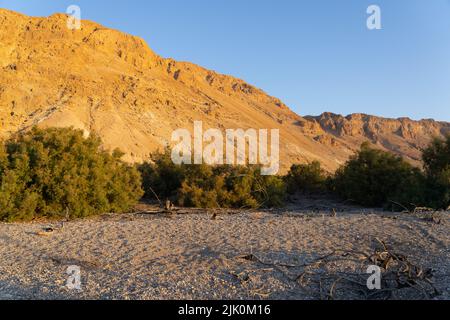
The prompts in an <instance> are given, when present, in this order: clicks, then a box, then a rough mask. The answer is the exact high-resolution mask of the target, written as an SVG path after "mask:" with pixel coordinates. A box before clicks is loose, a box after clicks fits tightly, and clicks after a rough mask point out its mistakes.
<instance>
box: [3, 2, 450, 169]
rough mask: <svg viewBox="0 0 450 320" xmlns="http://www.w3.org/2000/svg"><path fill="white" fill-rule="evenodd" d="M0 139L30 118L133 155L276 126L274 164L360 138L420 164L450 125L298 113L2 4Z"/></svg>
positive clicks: (315, 155)
mask: <svg viewBox="0 0 450 320" xmlns="http://www.w3.org/2000/svg"><path fill="white" fill-rule="evenodd" d="M0 69H1V71H0V72H1V76H0V125H1V126H0V137H3V138H6V137H8V136H10V135H11V134H13V133H15V132H18V131H22V130H27V129H29V128H31V127H32V126H34V125H40V126H59V127H66V126H73V127H75V128H79V129H82V130H84V132H85V133H86V134H89V133H92V132H96V133H97V134H99V135H100V136H101V138H102V139H103V142H104V144H105V147H107V148H110V149H111V148H115V147H119V148H120V149H122V151H124V152H125V153H126V156H125V159H126V160H127V161H141V160H142V159H145V158H147V156H148V154H149V153H150V152H152V151H154V150H155V149H157V148H160V147H162V146H164V145H165V144H167V143H170V139H171V133H172V131H173V130H175V129H179V128H186V129H190V128H192V127H193V122H194V121H197V120H201V121H203V123H204V126H205V128H208V127H210V128H219V129H228V128H230V129H233V128H242V129H247V128H255V129H260V128H261V129H280V134H281V138H280V142H281V144H280V152H281V154H280V155H281V166H282V168H283V169H287V168H288V167H289V166H290V165H291V164H292V163H305V162H309V161H312V160H320V161H321V162H322V163H323V164H324V166H325V167H326V168H327V169H328V170H330V171H332V170H335V169H336V168H337V167H338V166H339V165H341V164H343V163H344V162H345V161H346V160H347V159H348V157H349V156H350V155H351V154H353V153H354V152H355V151H356V150H357V149H358V148H359V146H360V145H361V143H362V142H364V141H367V140H368V141H370V142H372V143H373V144H374V145H376V146H378V147H379V148H381V149H384V150H390V151H393V152H395V153H397V154H399V155H402V156H404V157H405V158H406V159H407V160H408V161H410V162H411V163H414V164H416V165H420V150H421V148H423V147H424V146H425V145H427V143H428V142H429V140H430V138H431V137H432V136H443V135H445V134H448V133H450V123H448V122H437V121H434V120H422V121H413V120H410V119H407V118H402V119H395V120H394V119H385V118H380V117H374V116H369V115H364V114H354V115H350V116H347V117H343V116H340V115H336V114H331V113H324V114H322V115H320V116H317V117H312V116H307V117H301V116H299V115H297V114H296V113H294V112H293V111H291V110H290V109H289V108H288V107H287V106H286V105H285V104H284V103H283V102H282V101H280V100H279V99H277V98H274V97H271V96H269V95H267V94H266V93H265V92H263V91H262V90H260V89H257V88H255V87H254V86H252V85H249V84H247V83H245V82H244V81H242V80H240V79H237V78H234V77H231V76H226V75H222V74H218V73H216V72H214V71H210V70H206V69H204V68H202V67H200V66H197V65H195V64H192V63H188V62H178V61H174V60H172V59H164V58H162V57H160V56H158V55H157V54H156V53H154V52H153V51H152V50H151V49H150V48H149V47H148V46H147V44H146V43H145V42H144V41H143V40H142V39H140V38H138V37H134V36H131V35H127V34H124V33H122V32H119V31H116V30H111V29H108V28H105V27H103V26H101V25H99V24H96V23H94V22H90V21H83V23H82V29H81V30H69V29H68V28H67V16H66V15H63V14H56V15H53V16H50V17H48V18H34V17H28V16H25V15H22V14H18V13H15V12H12V11H8V10H4V9H0Z"/></svg>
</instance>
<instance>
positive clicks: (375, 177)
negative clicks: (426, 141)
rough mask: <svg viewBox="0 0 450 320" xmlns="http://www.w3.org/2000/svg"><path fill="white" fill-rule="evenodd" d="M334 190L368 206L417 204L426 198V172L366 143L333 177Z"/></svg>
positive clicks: (348, 198)
mask: <svg viewBox="0 0 450 320" xmlns="http://www.w3.org/2000/svg"><path fill="white" fill-rule="evenodd" d="M333 190H334V192H336V193H337V194H338V195H340V196H341V197H343V198H344V199H347V200H353V201H355V202H357V203H359V204H361V205H365V206H380V207H381V206H384V207H392V206H393V204H394V203H395V202H396V203H401V204H402V205H404V206H416V205H420V204H421V203H423V202H424V200H423V175H422V174H421V172H420V170H419V169H417V168H414V167H413V166H412V165H410V164H409V163H407V162H405V161H404V160H403V159H402V158H401V157H398V156H395V155H393V154H391V153H388V152H384V151H381V150H376V149H373V148H371V147H370V146H369V144H363V145H362V147H361V150H360V151H359V152H358V153H357V154H356V155H355V156H353V157H351V158H350V160H349V161H348V162H347V163H346V164H345V165H344V166H343V167H341V168H340V169H338V170H337V172H336V173H335V176H334V179H333Z"/></svg>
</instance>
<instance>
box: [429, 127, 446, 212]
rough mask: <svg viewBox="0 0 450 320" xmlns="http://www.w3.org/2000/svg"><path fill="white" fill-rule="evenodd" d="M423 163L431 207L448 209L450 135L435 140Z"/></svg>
mask: <svg viewBox="0 0 450 320" xmlns="http://www.w3.org/2000/svg"><path fill="white" fill-rule="evenodd" d="M423 162H424V168H425V174H426V178H427V181H426V183H427V192H426V198H427V201H428V204H429V206H431V207H434V208H439V209H447V208H448V207H449V206H450V135H449V136H447V137H446V138H445V139H434V140H433V141H432V143H431V144H430V146H429V147H428V148H426V149H425V150H424V151H423Z"/></svg>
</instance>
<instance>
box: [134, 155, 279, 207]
mask: <svg viewBox="0 0 450 320" xmlns="http://www.w3.org/2000/svg"><path fill="white" fill-rule="evenodd" d="M151 158H152V161H151V162H145V163H143V164H141V165H139V166H138V168H139V171H140V172H141V175H142V179H143V184H142V185H143V188H144V190H145V191H146V194H145V196H146V197H148V198H154V197H157V198H158V199H170V200H172V202H175V203H177V204H178V205H180V206H186V207H202V208H217V207H223V208H257V207H263V206H264V207H278V206H282V205H283V203H284V198H285V194H286V189H285V184H284V181H283V179H282V178H280V177H277V176H262V175H261V174H260V168H259V167H257V166H234V167H233V166H226V165H221V166H208V165H183V166H180V165H175V164H174V163H173V162H172V160H171V151H170V150H169V149H166V150H165V152H164V153H155V154H153V155H152V156H151Z"/></svg>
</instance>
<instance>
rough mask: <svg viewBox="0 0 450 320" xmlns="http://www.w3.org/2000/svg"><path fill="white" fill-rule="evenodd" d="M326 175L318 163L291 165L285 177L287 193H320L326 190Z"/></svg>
mask: <svg viewBox="0 0 450 320" xmlns="http://www.w3.org/2000/svg"><path fill="white" fill-rule="evenodd" d="M327 180H328V175H327V173H326V172H325V170H323V169H322V167H321V164H320V162H318V161H314V162H312V163H310V164H301V165H293V166H292V167H291V169H290V171H289V172H288V174H287V175H286V177H285V181H286V185H287V188H288V189H287V190H288V191H289V193H295V192H297V191H300V192H303V193H321V192H324V191H326V190H327Z"/></svg>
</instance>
